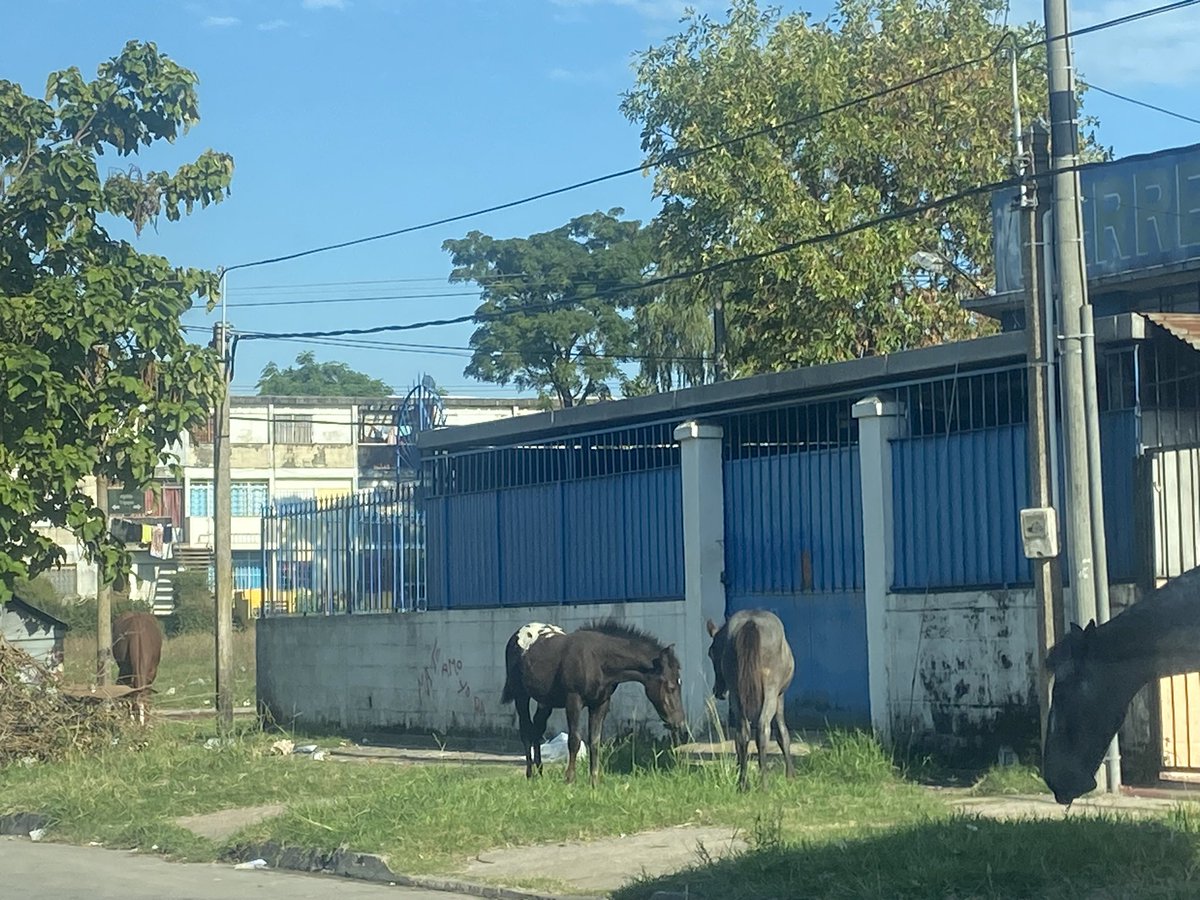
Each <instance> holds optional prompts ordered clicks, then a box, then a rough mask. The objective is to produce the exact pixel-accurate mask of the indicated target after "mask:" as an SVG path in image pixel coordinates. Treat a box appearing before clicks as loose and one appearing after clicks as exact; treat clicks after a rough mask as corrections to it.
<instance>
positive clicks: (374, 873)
mask: <svg viewBox="0 0 1200 900" xmlns="http://www.w3.org/2000/svg"><path fill="white" fill-rule="evenodd" d="M224 858H225V859H226V860H237V861H238V862H245V861H248V860H252V859H262V860H265V861H266V863H267V865H269V866H271V867H272V868H274V869H288V870H291V871H295V872H323V873H325V874H327V875H340V876H342V877H344V878H356V879H359V880H361V881H373V882H381V883H385V884H387V883H391V884H398V885H400V886H402V887H413V888H422V889H424V890H427V891H446V892H449V893H458V894H467V895H469V896H472V897H484V898H488V900H605V898H603V897H595V896H586V895H582V894H546V893H542V892H540V891H524V890H519V889H517V888H506V887H495V886H492V885H487V884H476V883H475V882H470V881H459V880H457V879H453V878H438V877H435V876H424V875H403V874H401V873H399V872H393V871H392V870H391V869H390V868H389V867H388V864H387V863H386V862H385V861H384V859H383V858H382V857H379V856H376V855H374V854H372V853H356V852H354V851H353V850H334V851H332V852H328V851H321V850H305V849H303V848H300V847H285V846H281V845H280V844H277V843H275V842H273V841H271V842H268V843H265V844H250V845H245V846H238V847H235V848H233V849H232V850H230V851H228V852H227V853H226V854H225V855H224Z"/></svg>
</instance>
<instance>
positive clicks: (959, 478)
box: [892, 425, 1031, 590]
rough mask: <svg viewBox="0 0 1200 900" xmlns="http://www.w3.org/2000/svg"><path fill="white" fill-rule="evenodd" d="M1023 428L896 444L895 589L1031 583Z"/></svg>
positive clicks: (911, 439) (958, 434)
mask: <svg viewBox="0 0 1200 900" xmlns="http://www.w3.org/2000/svg"><path fill="white" fill-rule="evenodd" d="M1028 496H1029V492H1028V473H1027V465H1026V446H1025V426H1024V425H1006V426H1001V427H998V428H989V429H984V430H980V431H967V432H959V433H955V434H949V435H937V436H927V437H917V438H907V439H901V440H896V441H893V442H892V501H893V514H894V523H895V525H894V546H895V574H894V581H893V585H894V587H895V588H896V589H897V590H917V589H929V588H937V587H969V586H983V585H1012V584H1027V583H1029V581H1030V580H1031V578H1030V574H1029V562H1028V560H1026V559H1025V556H1024V553H1023V552H1022V549H1021V534H1020V516H1019V510H1020V509H1021V508H1022V507H1023V506H1025V505H1026V504H1027V500H1028Z"/></svg>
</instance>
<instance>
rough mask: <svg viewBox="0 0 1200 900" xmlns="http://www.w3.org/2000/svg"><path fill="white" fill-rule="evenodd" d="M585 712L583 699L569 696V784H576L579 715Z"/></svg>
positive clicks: (576, 695) (577, 696)
mask: <svg viewBox="0 0 1200 900" xmlns="http://www.w3.org/2000/svg"><path fill="white" fill-rule="evenodd" d="M582 712H583V699H582V698H581V697H580V696H579V695H578V694H567V750H568V751H569V752H570V757H569V759H568V760H567V784H574V783H575V756H576V754H578V753H579V715H580V713H582Z"/></svg>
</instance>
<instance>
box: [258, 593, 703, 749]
mask: <svg viewBox="0 0 1200 900" xmlns="http://www.w3.org/2000/svg"><path fill="white" fill-rule="evenodd" d="M610 615H611V616H613V617H614V618H617V619H619V620H621V621H625V622H629V623H630V624H633V625H636V626H638V627H639V628H642V629H644V630H646V631H648V632H650V633H651V634H653V635H655V636H656V637H658V638H659V639H660V640H662V641H663V642H664V643H668V644H669V643H675V644H676V652H677V653H680V656H681V663H682V664H683V677H684V682H685V686H686V687H687V692H686V694H687V699H688V704H689V717H690V718H693V719H698V720H702V719H703V715H704V713H703V709H704V706H703V703H704V697H705V696H707V692H708V685H709V684H710V683H711V675H710V674H709V672H708V671H707V668H708V658H707V656H704V657H703V658H701V659H697V658H695V657H694V655H693V657H692V658H688V659H684V658H683V653H682V652H681V648H682V647H683V646H684V645H685V641H684V636H685V635H686V633H687V630H688V629H689V628H690V629H702V628H703V624H704V623H703V621H702V620H700V619H699V618H698V617H695V616H688V615H687V614H686V609H685V603H684V601H682V600H680V601H662V602H651V603H618V604H597V605H587V606H569V607H565V606H564V607H544V606H541V607H509V608H503V609H494V608H491V609H459V610H434V611H430V612H424V613H393V614H387V613H384V614H370V615H357V616H355V615H350V616H328V617H327V616H304V617H284V616H278V617H270V616H268V617H266V618H263V619H261V620H260V621H259V623H258V626H257V629H258V636H257V655H258V660H257V661H258V696H259V701H260V703H262V704H265V706H266V707H267V708H268V709H269V710H270V711H271V713H272V715H273V716H274V717H275V718H276V720H277V721H279V722H280V723H282V724H285V725H292V724H294V725H296V726H297V727H304V726H305V725H321V726H332V727H336V728H344V729H371V728H380V729H403V730H415V731H438V732H443V733H445V732H460V733H461V732H489V731H506V732H511V733H512V734H514V735H515V734H516V728H517V720H516V714H515V712H514V710H513V706H512V704H511V703H510V704H505V705H501V703H500V694H501V691H502V690H503V688H504V647H505V644H506V643H507V641H508V638H509V636H510V635H511V634H512V633H513V632H514V631H516V629H517V628H519V627H520V626H522V625H524V624H526V623H527V622H533V621H537V622H552V623H554V624H556V625H559V626H561V627H562V628H564V629H566V630H568V631H572V630H574V629H576V628H578V627H579V626H581V625H583V624H585V623H587V622H589V621H592V620H594V619H599V618H603V617H606V616H610ZM658 721H659V719H658V714H657V713H656V712H655V711H654V708H653V707H652V706H651V705H650V702H649V701H648V700H647V699H646V696H645V692H644V691H643V690H642V688H641V686H640V685H637V684H628V685H623V686H622V687H620V688H618V690H617V693H616V695H615V696H614V698H613V706H612V709H611V712H610V714H609V718H608V720H607V723H606V730H607V731H608V732H609V733H612V732H613V731H615V730H616V729H620V728H626V727H631V726H637V725H649V726H650V727H651V728H652V730H653V729H655V728H658V727H659V726H658V725H657V724H656V723H658ZM698 723H699V722H697V724H698ZM550 728H551V729H552V730H565V728H566V719H565V717H564V714H563V713H562V712H561V711H558V712H556V713H555V714H554V715H553V716H552V717H551V719H550Z"/></svg>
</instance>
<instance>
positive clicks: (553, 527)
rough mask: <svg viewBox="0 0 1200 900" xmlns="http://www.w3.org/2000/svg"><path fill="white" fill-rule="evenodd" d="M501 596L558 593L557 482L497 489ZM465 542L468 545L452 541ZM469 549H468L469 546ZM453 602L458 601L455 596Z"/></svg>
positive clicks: (515, 601) (513, 600)
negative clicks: (498, 499)
mask: <svg viewBox="0 0 1200 900" xmlns="http://www.w3.org/2000/svg"><path fill="white" fill-rule="evenodd" d="M499 497H500V506H499V510H498V515H497V518H496V533H497V534H498V535H499V545H500V555H499V560H500V566H501V575H500V597H499V600H500V602H501V603H503V604H505V605H509V606H525V605H528V604H531V603H557V602H559V601H560V600H561V599H562V583H563V540H564V539H563V529H562V516H563V510H562V485H559V484H543V485H537V486H534V487H522V488H513V489H510V490H504V491H500V492H499ZM456 546H462V547H466V546H468V545H456ZM472 552H473V551H472ZM453 596H454V603H455V605H456V606H457V605H458V596H457V595H453Z"/></svg>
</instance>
